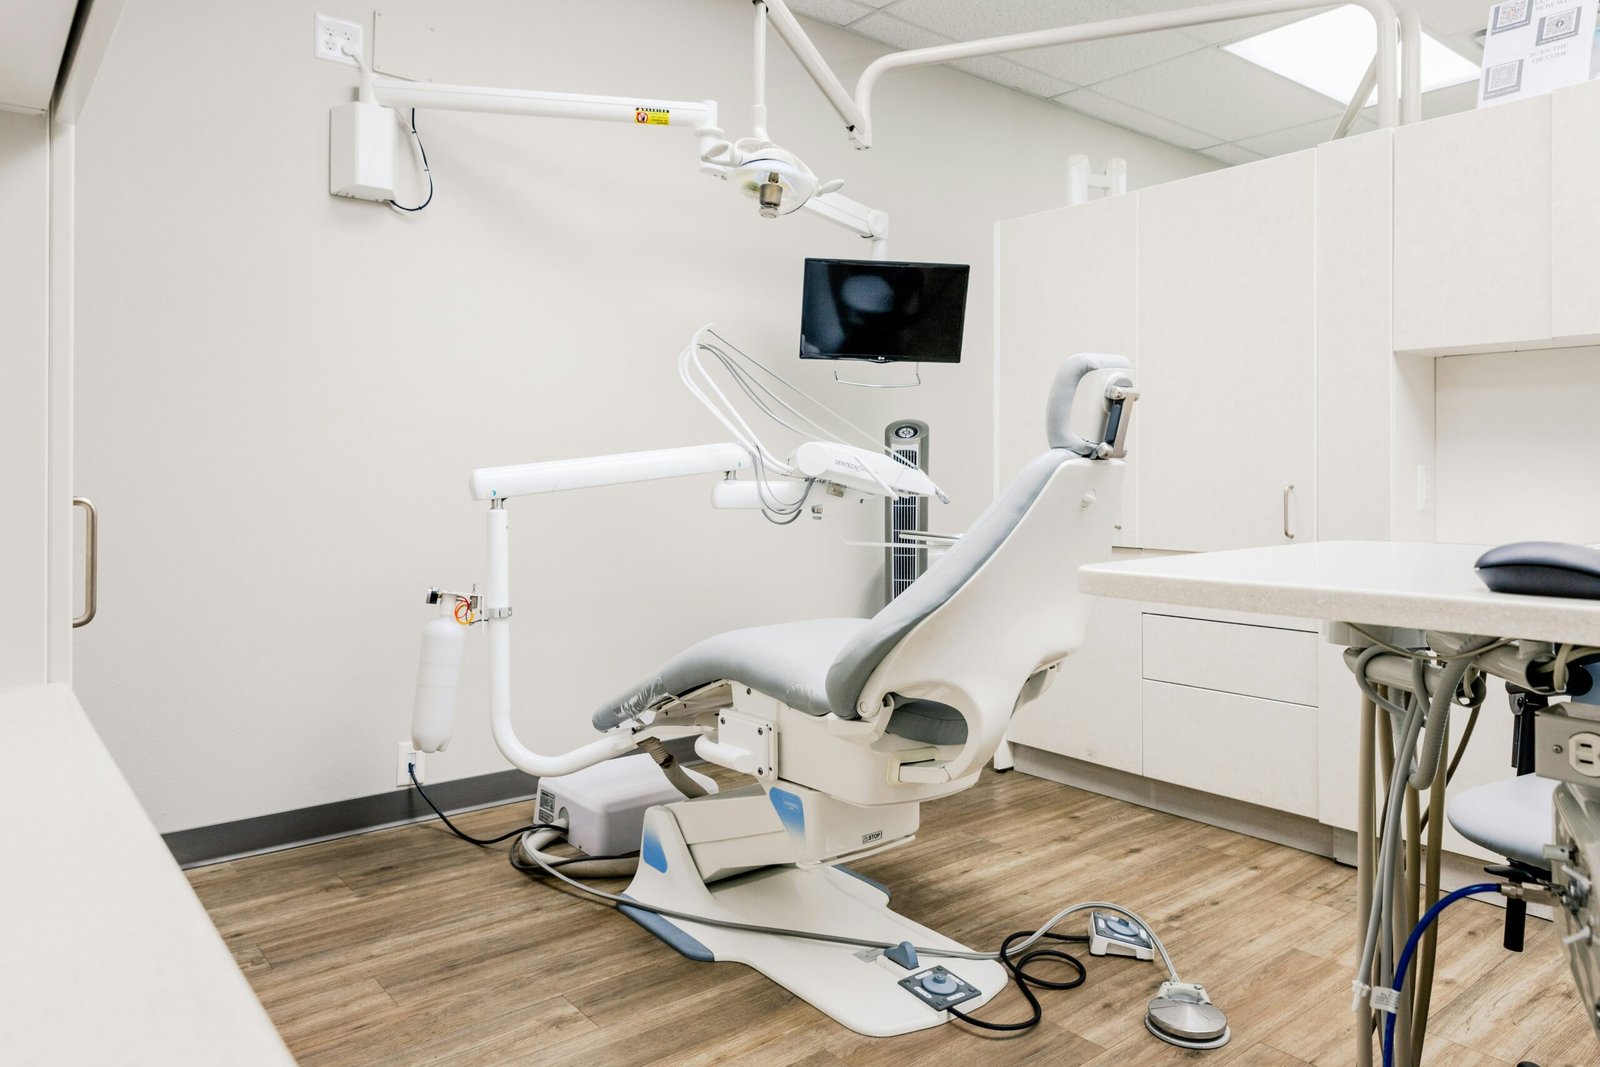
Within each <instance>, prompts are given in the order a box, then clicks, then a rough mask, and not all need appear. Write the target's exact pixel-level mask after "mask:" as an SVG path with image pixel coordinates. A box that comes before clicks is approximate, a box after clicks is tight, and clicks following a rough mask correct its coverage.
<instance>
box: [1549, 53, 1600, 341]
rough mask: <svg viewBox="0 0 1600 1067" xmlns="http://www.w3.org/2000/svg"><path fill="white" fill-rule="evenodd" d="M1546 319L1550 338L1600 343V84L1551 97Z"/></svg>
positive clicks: (1592, 83)
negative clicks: (1552, 332) (1547, 315)
mask: <svg viewBox="0 0 1600 1067" xmlns="http://www.w3.org/2000/svg"><path fill="white" fill-rule="evenodd" d="M1550 109H1551V111H1550V147H1551V157H1550V213H1551V214H1550V218H1551V230H1550V239H1551V272H1550V275H1551V277H1550V282H1551V284H1550V315H1551V322H1552V327H1553V330H1554V334H1555V336H1557V337H1563V338H1570V339H1572V340H1573V342H1574V343H1577V342H1593V341H1596V340H1600V300H1597V299H1595V294H1596V293H1600V81H1593V82H1585V83H1583V84H1582V85H1574V86H1572V87H1570V88H1567V89H1558V90H1557V91H1556V92H1554V93H1552V94H1551V96H1550Z"/></svg>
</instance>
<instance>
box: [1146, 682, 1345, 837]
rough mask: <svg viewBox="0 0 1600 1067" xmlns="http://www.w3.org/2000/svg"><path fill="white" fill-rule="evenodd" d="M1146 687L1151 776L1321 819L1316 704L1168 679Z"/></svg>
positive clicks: (1147, 734)
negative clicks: (1260, 696) (1319, 815)
mask: <svg viewBox="0 0 1600 1067" xmlns="http://www.w3.org/2000/svg"><path fill="white" fill-rule="evenodd" d="M1143 687H1144V688H1143V698H1142V701H1141V703H1142V704H1143V724H1144V773H1145V777H1147V778H1155V779H1158V780H1160V781H1163V782H1172V783H1174V784H1176V785H1182V786H1188V787H1189V788H1190V789H1199V790H1201V791H1202V792H1206V793H1215V794H1217V795H1218V796H1224V797H1232V798H1233V799H1235V800H1243V801H1245V802H1247V803H1250V804H1260V805H1261V806H1262V807H1267V808H1274V809H1276V810H1278V811H1287V812H1290V813H1292V814H1295V815H1305V816H1309V817H1311V818H1315V817H1316V815H1317V712H1316V709H1315V708H1308V707H1305V706H1303V705H1300V704H1287V703H1284V702H1282V701H1278V700H1261V699H1259V698H1257V697H1247V696H1239V695H1238V694H1235V693H1219V692H1217V691H1216V690H1213V689H1195V688H1192V687H1190V686H1186V685H1172V684H1170V683H1167V682H1151V681H1146V682H1144V683H1143Z"/></svg>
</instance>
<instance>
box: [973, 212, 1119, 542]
mask: <svg viewBox="0 0 1600 1067" xmlns="http://www.w3.org/2000/svg"><path fill="white" fill-rule="evenodd" d="M1137 223H1138V215H1137V198H1136V197H1134V196H1131V195H1128V196H1116V197H1107V198H1105V199H1103V200H1095V201H1092V202H1090V203H1088V204H1082V205H1079V206H1077V207H1066V208H1058V209H1057V210H1055V211H1047V212H1044V213H1043V214H1039V215H1028V216H1025V217H1023V218H1020V219H1009V220H1007V221H1005V222H1002V223H1000V224H999V225H998V226H997V227H996V248H995V264H996V267H995V275H996V277H995V301H996V315H995V321H996V349H997V351H998V352H999V354H1000V355H999V373H998V375H997V379H996V382H995V388H996V393H997V397H996V405H997V406H996V410H998V411H999V413H1000V418H999V419H997V420H996V422H997V428H996V442H995V446H996V447H995V453H996V460H995V462H996V466H997V468H998V470H997V474H998V480H999V485H1001V486H1003V485H1005V484H1006V483H1007V482H1008V481H1009V480H1010V479H1011V477H1012V476H1013V475H1015V474H1016V473H1017V471H1018V470H1020V469H1021V468H1022V466H1023V464H1025V463H1026V462H1027V461H1028V460H1030V459H1032V458H1033V457H1034V456H1037V455H1038V454H1039V453H1040V452H1041V451H1043V450H1044V448H1045V440H1044V430H1043V426H1044V407H1045V399H1046V397H1048V396H1049V393H1050V383H1051V380H1052V379H1053V378H1054V377H1055V373H1056V369H1057V368H1059V367H1060V366H1061V362H1062V360H1064V359H1066V358H1067V357H1068V356H1071V355H1073V354H1075V353H1078V352H1110V353H1114V354H1116V355H1121V356H1126V357H1127V358H1128V359H1129V360H1131V361H1132V362H1133V363H1134V365H1135V367H1137V366H1138V361H1139V359H1138V352H1137V349H1138V338H1139V320H1138V313H1139V299H1138V288H1137V287H1138V277H1137V273H1136V269H1135V264H1136V259H1135V256H1136V254H1137V243H1136V235H1137V232H1138V230H1137ZM1140 422H1141V415H1140V412H1139V411H1138V409H1137V405H1136V406H1135V411H1134V417H1133V424H1132V429H1131V436H1130V444H1129V458H1128V478H1127V481H1126V482H1124V484H1123V491H1122V500H1123V511H1122V522H1121V533H1120V536H1119V538H1118V541H1117V543H1118V544H1119V545H1125V546H1131V545H1135V544H1137V543H1138V542H1137V541H1136V540H1135V537H1136V529H1137V511H1136V507H1135V501H1136V499H1137V490H1136V486H1137V485H1138V472H1139V462H1138V458H1137V457H1138V452H1139V444H1138V435H1139V433H1140V429H1139V427H1140Z"/></svg>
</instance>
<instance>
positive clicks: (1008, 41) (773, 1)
mask: <svg viewBox="0 0 1600 1067" xmlns="http://www.w3.org/2000/svg"><path fill="white" fill-rule="evenodd" d="M1353 2H1354V3H1356V4H1358V5H1359V6H1361V7H1362V8H1365V9H1366V10H1367V11H1368V12H1369V13H1370V14H1371V15H1372V19H1373V23H1374V26H1375V30H1376V42H1377V47H1376V53H1377V58H1376V64H1377V82H1378V125H1380V126H1386V127H1387V126H1394V125H1395V123H1396V120H1397V118H1398V104H1397V99H1396V67H1397V63H1396V56H1395V51H1396V50H1395V47H1394V42H1395V34H1396V29H1397V16H1396V14H1395V9H1394V7H1393V5H1392V4H1390V3H1389V0H1353ZM761 3H764V5H765V7H766V16H765V17H766V19H767V21H768V23H769V24H770V25H771V26H772V28H773V30H774V31H775V32H776V33H777V34H778V36H779V37H780V38H782V39H783V42H784V44H786V45H788V46H789V50H790V51H791V52H793V53H794V56H795V58H796V59H798V60H799V61H800V65H801V66H802V67H803V68H805V71H806V73H807V74H808V75H809V76H810V77H811V80H812V81H813V82H815V83H816V86H817V88H818V89H820V90H821V91H822V95H823V96H825V97H827V99H828V103H829V104H831V105H832V106H833V109H834V111H836V112H838V114H839V117H840V118H841V119H843V120H844V124H845V129H846V130H848V131H849V133H850V140H851V142H852V143H854V144H855V146H856V147H857V148H871V147H872V92H873V89H874V88H875V87H876V85H877V83H878V80H879V79H880V78H882V77H883V76H884V75H885V74H887V73H889V72H890V71H894V70H903V69H906V68H910V67H924V66H931V65H933V64H939V63H954V62H958V61H960V60H963V59H976V58H979V57H982V56H995V55H1003V54H1006V53H1009V52H1020V51H1025V50H1027V49H1033V48H1046V47H1050V46H1054V45H1063V44H1077V43H1081V42H1085V41H1100V40H1106V39H1108V38H1111V37H1126V36H1131V35H1134V34H1141V33H1151V32H1154V31H1158V30H1171V29H1181V28H1184V27H1187V26H1204V25H1208V24H1210V23H1215V22H1229V21H1232V20H1234V19H1242V18H1250V17H1253V16H1257V15H1276V14H1286V13H1290V12H1296V11H1314V10H1317V9H1319V8H1322V7H1326V6H1327V4H1326V2H1325V0H1234V2H1231V3H1222V4H1212V5H1209V6H1206V7H1194V8H1187V9H1181V10H1175V11H1162V12H1157V13H1155V14H1149V15H1135V16H1132V17H1129V18H1119V19H1109V20H1106V21H1104V22H1090V23H1080V24H1078V25H1073V26H1061V27H1057V28H1055V29H1048V30H1035V31H1032V32H1029V33H1014V34H1008V35H1006V36H1003V37H986V38H983V39H981V40H976V41H961V42H957V43H954V44H941V45H933V46H931V47H928V48H914V49H909V50H907V51H903V52H891V53H890V54H888V55H886V56H880V57H879V58H878V59H875V60H873V62H871V63H870V64H868V65H867V68H866V70H864V71H862V73H861V78H860V80H859V81H857V82H856V91H855V94H854V95H853V96H852V95H851V94H850V92H849V91H848V90H846V89H845V87H844V84H843V83H842V82H841V81H840V80H839V78H838V76H837V75H836V74H834V72H833V70H832V68H831V67H829V66H828V62H827V60H825V59H823V57H822V54H821V53H820V52H819V51H817V47H816V45H815V44H813V43H812V41H811V38H810V37H809V36H807V34H806V32H805V30H804V29H803V28H802V27H801V26H800V23H799V22H798V21H797V20H796V19H795V17H794V15H793V14H792V13H791V12H790V11H789V8H788V5H787V4H786V3H785V2H784V0H761ZM757 6H761V4H760V3H758V5H757ZM759 17H760V16H758V18H759ZM1398 29H1399V31H1400V33H1401V34H1402V35H1403V36H1404V37H1405V38H1406V42H1407V49H1408V54H1409V51H1410V49H1411V47H1413V41H1414V40H1415V39H1416V32H1417V27H1416V26H1415V25H1413V24H1411V23H1404V24H1399V26H1398ZM1405 89H1406V92H1407V94H1408V100H1410V101H1411V102H1409V103H1408V114H1411V113H1415V109H1416V104H1415V102H1414V101H1415V100H1420V83H1419V84H1417V85H1413V84H1412V83H1411V81H1410V79H1408V80H1407V83H1406V86H1405Z"/></svg>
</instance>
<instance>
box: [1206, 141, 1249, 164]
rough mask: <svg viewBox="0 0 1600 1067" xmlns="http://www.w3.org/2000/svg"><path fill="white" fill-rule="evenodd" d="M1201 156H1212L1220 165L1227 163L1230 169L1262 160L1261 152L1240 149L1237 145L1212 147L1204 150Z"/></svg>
mask: <svg viewBox="0 0 1600 1067" xmlns="http://www.w3.org/2000/svg"><path fill="white" fill-rule="evenodd" d="M1200 154H1201V155H1202V156H1210V157H1211V158H1212V159H1215V160H1216V161H1218V162H1219V163H1226V164H1228V165H1229V166H1230V167H1232V166H1237V165H1239V164H1240V163H1254V162H1255V161H1256V160H1258V159H1261V158H1262V156H1261V154H1260V153H1259V152H1252V151H1250V150H1249V149H1248V148H1240V147H1239V146H1238V145H1236V144H1218V145H1212V146H1211V147H1210V148H1202V149H1201V150H1200Z"/></svg>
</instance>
